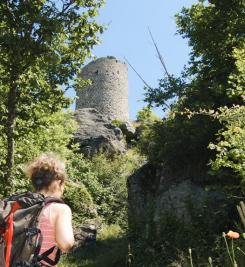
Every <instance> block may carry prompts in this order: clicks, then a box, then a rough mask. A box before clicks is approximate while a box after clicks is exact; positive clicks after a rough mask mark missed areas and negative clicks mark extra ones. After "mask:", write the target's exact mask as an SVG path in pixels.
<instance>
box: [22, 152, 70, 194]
mask: <svg viewBox="0 0 245 267" xmlns="http://www.w3.org/2000/svg"><path fill="white" fill-rule="evenodd" d="M25 173H26V174H27V176H29V177H30V178H31V181H32V184H33V186H34V188H35V190H36V191H37V192H39V191H45V192H50V193H53V194H56V195H57V196H58V195H59V196H61V195H62V193H63V189H64V182H65V179H66V176H67V175H66V170H65V164H64V162H63V161H61V160H60V159H59V158H58V157H57V156H56V155H55V154H52V153H49V154H42V155H40V156H39V157H37V158H36V159H34V160H33V161H32V162H29V163H28V164H26V166H25Z"/></svg>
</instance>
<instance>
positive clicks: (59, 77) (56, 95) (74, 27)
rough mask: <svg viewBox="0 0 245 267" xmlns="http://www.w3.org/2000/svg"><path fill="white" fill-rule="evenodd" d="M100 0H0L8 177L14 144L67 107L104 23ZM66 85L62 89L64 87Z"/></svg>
mask: <svg viewBox="0 0 245 267" xmlns="http://www.w3.org/2000/svg"><path fill="white" fill-rule="evenodd" d="M101 5H102V0H101V1H100V0H98V1H97V0H85V1H80V0H74V1H70V0H62V1H51V0H41V1H40V0H32V1H30V0H3V1H1V3H0V28H1V31H0V73H1V79H0V114H1V117H0V125H1V126H0V127H1V130H2V134H3V139H4V140H3V142H4V144H5V145H6V151H7V153H4V155H6V157H5V159H4V160H3V161H2V166H3V168H4V169H2V172H3V173H4V174H5V175H4V176H5V179H4V180H5V182H9V181H10V177H11V174H12V170H13V167H14V159H15V148H14V145H15V142H17V140H18V138H22V137H23V136H25V135H26V134H27V133H28V132H29V131H30V129H35V128H38V127H40V126H45V116H49V115H50V114H52V113H54V112H56V111H59V110H61V109H62V108H65V107H68V105H69V104H70V101H71V100H70V99H68V98H67V97H66V96H65V91H66V90H67V89H68V88H70V86H72V85H74V86H76V84H74V83H75V77H76V74H77V72H78V71H79V69H80V67H81V65H82V64H83V63H84V61H85V59H86V58H87V57H88V56H90V50H91V48H92V47H93V46H94V45H96V44H97V43H98V38H97V33H99V32H102V27H101V26H100V25H98V24H97V23H96V22H95V21H94V17H95V16H96V15H97V11H98V9H99V7H100V6H101ZM61 86H62V87H61Z"/></svg>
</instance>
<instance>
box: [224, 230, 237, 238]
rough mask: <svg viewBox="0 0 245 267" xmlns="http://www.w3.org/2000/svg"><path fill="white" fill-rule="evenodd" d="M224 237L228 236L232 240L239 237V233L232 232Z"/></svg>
mask: <svg viewBox="0 0 245 267" xmlns="http://www.w3.org/2000/svg"><path fill="white" fill-rule="evenodd" d="M226 236H228V237H229V238H232V239H237V238H239V237H240V235H239V233H237V232H233V231H229V232H228V233H227V234H226Z"/></svg>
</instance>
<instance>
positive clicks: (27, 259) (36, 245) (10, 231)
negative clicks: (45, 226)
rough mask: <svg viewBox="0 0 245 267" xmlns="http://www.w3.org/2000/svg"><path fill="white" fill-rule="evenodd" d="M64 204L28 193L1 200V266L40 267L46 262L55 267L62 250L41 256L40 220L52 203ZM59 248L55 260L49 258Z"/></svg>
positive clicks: (60, 201)
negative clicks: (40, 216)
mask: <svg viewBox="0 0 245 267" xmlns="http://www.w3.org/2000/svg"><path fill="white" fill-rule="evenodd" d="M52 202H56V203H63V201H62V200H61V199H58V198H53V197H47V198H45V197H44V196H43V195H42V194H38V193H32V192H26V193H21V194H16V195H13V196H10V197H9V198H7V199H4V200H3V201H0V267H32V266H33V267H38V266H45V264H43V263H40V261H42V262H46V263H47V264H49V265H51V266H54V265H56V264H57V263H58V261H59V259H60V255H61V251H60V250H59V249H58V248H57V247H55V246H54V247H52V248H50V249H49V250H47V251H45V252H44V253H42V254H41V255H40V254H39V252H40V249H41V245H42V239H43V237H42V233H41V231H40V229H39V228H38V218H39V215H40V212H41V211H42V209H43V207H44V206H45V205H47V204H49V203H52ZM55 249H57V253H56V257H55V259H54V260H51V259H50V258H49V255H50V254H51V253H52V252H53V251H54V250H55Z"/></svg>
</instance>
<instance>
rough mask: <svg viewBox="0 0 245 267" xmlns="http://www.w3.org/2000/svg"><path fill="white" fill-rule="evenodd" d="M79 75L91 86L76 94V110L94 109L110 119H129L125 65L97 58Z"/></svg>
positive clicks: (110, 59) (114, 60) (109, 59)
mask: <svg viewBox="0 0 245 267" xmlns="http://www.w3.org/2000/svg"><path fill="white" fill-rule="evenodd" d="M80 75H81V77H82V78H83V79H84V80H87V79H90V80H91V82H92V84H91V85H89V86H87V87H85V88H84V89H82V90H81V91H79V92H77V97H78V100H77V102H76V109H81V108H96V109H97V110H98V111H99V112H100V113H102V114H104V115H107V116H109V117H111V119H119V120H122V121H127V120H128V119H129V114H128V69H127V65H126V64H125V63H123V62H121V61H119V60H117V59H116V58H113V57H105V58H99V59H97V60H95V61H93V62H91V63H89V64H88V65H87V66H85V67H84V68H83V69H82V71H81V74H80Z"/></svg>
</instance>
